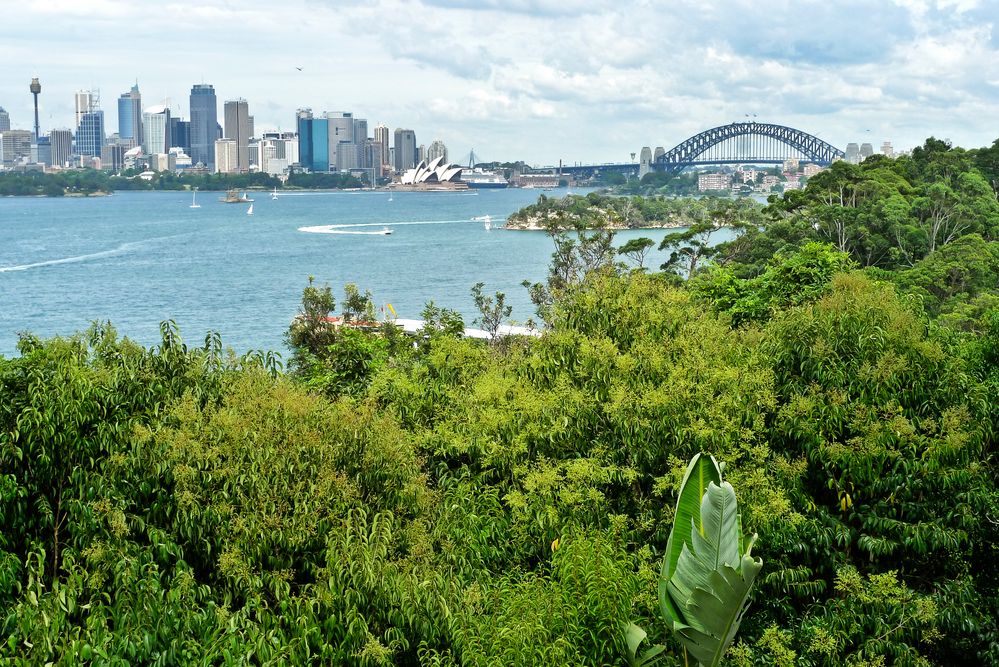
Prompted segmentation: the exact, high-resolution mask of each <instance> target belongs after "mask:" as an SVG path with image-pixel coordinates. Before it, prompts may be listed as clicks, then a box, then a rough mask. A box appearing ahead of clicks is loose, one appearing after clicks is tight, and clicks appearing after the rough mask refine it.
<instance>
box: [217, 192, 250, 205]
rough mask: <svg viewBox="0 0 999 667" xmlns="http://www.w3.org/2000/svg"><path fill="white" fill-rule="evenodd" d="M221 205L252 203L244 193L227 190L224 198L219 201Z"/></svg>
mask: <svg viewBox="0 0 999 667" xmlns="http://www.w3.org/2000/svg"><path fill="white" fill-rule="evenodd" d="M219 201H220V202H222V203H223V204H250V203H252V202H253V200H252V199H250V198H249V197H247V196H246V193H245V192H244V193H243V194H239V190H227V191H226V193H225V197H221V198H220V199H219Z"/></svg>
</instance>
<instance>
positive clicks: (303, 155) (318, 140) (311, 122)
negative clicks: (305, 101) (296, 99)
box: [296, 109, 336, 172]
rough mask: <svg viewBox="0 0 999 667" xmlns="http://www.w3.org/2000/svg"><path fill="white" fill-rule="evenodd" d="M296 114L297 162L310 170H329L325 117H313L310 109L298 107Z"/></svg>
mask: <svg viewBox="0 0 999 667" xmlns="http://www.w3.org/2000/svg"><path fill="white" fill-rule="evenodd" d="M296 116H297V118H296V121H297V125H298V163H299V164H300V165H302V166H303V167H305V168H306V169H308V170H309V171H312V172H326V171H329V170H330V153H329V150H330V144H329V123H328V121H327V119H326V118H313V116H312V110H311V109H299V110H298V113H297V114H296ZM333 166H334V167H335V166H336V164H334V165H333Z"/></svg>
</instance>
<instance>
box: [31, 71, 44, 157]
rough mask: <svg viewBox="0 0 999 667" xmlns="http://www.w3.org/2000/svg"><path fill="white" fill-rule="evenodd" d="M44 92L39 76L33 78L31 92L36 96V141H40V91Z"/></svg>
mask: <svg viewBox="0 0 999 667" xmlns="http://www.w3.org/2000/svg"><path fill="white" fill-rule="evenodd" d="M40 92H42V84H40V83H38V78H37V77H36V78H34V79H32V80H31V94H32V95H34V96H35V141H38V93H40Z"/></svg>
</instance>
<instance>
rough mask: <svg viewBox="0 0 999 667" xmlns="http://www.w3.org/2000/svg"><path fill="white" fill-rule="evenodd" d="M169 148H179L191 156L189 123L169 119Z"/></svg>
mask: <svg viewBox="0 0 999 667" xmlns="http://www.w3.org/2000/svg"><path fill="white" fill-rule="evenodd" d="M170 148H180V149H182V150H183V151H184V154H185V155H190V154H191V123H190V122H188V121H186V120H181V119H180V118H173V117H171V118H170Z"/></svg>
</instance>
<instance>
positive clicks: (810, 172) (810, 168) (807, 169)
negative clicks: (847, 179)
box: [801, 162, 822, 178]
mask: <svg viewBox="0 0 999 667" xmlns="http://www.w3.org/2000/svg"><path fill="white" fill-rule="evenodd" d="M820 171H822V167H820V166H819V165H817V164H814V163H812V162H809V163H808V164H806V165H805V166H804V167H802V169H801V175H802V176H807V177H808V178H811V177H812V176H814V175H815V174H817V173H819V172H820Z"/></svg>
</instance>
